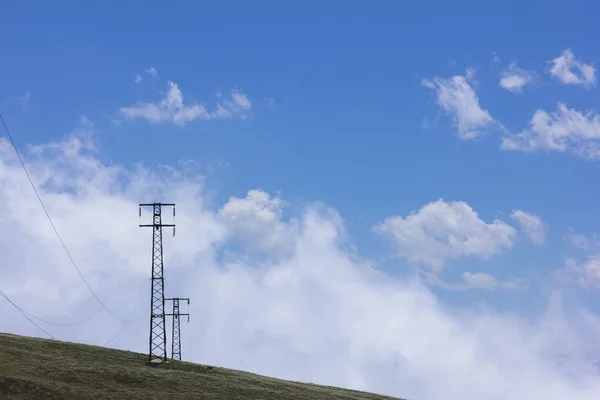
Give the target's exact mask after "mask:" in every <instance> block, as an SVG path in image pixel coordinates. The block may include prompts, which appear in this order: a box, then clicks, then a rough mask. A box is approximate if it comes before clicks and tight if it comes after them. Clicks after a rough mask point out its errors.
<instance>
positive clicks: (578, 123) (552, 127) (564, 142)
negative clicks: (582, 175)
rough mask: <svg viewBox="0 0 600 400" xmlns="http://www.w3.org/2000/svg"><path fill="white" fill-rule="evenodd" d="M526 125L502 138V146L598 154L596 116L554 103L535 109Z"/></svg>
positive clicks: (599, 141) (586, 155)
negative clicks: (549, 108)
mask: <svg viewBox="0 0 600 400" xmlns="http://www.w3.org/2000/svg"><path fill="white" fill-rule="evenodd" d="M529 125H530V126H529V128H527V129H525V130H523V131H522V132H521V133H519V134H517V135H510V136H506V137H504V138H503V139H502V145H501V148H502V149H503V150H517V151H523V152H535V151H540V150H548V151H558V152H566V151H569V152H572V153H574V154H577V155H579V156H581V157H584V158H588V159H598V158H600V118H599V117H598V114H596V113H592V112H588V113H585V114H584V113H582V112H580V111H577V110H575V109H572V108H571V109H569V108H567V106H566V105H564V104H562V103H558V106H557V111H555V112H553V113H552V114H548V113H547V112H546V111H544V110H538V111H536V112H535V114H534V115H533V118H532V119H531V121H530V122H529Z"/></svg>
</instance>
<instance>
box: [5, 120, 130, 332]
mask: <svg viewBox="0 0 600 400" xmlns="http://www.w3.org/2000/svg"><path fill="white" fill-rule="evenodd" d="M0 120H2V125H4V130H5V131H6V134H7V135H8V139H9V140H10V143H11V144H12V147H13V149H14V150H15V153H17V157H18V158H19V161H20V162H21V166H22V167H23V170H24V171H25V174H26V175H27V179H29V183H30V184H31V187H32V188H33V191H34V192H35V195H36V197H37V199H38V201H39V203H40V205H41V206H42V209H43V210H44V213H45V214H46V217H47V218H48V221H49V222H50V225H51V226H52V229H53V230H54V233H55V234H56V237H57V238H58V240H59V241H60V244H61V246H62V248H63V249H64V251H65V253H66V254H67V256H68V257H69V260H70V261H71V264H73V266H74V267H75V269H76V270H77V273H78V274H79V276H80V277H81V280H83V283H85V285H86V286H87V288H88V289H89V291H90V292H91V293H92V295H94V297H95V298H96V300H98V303H100V305H101V306H102V308H104V309H105V310H106V311H107V312H108V313H109V314H110V315H112V316H113V317H115V318H116V319H118V320H119V321H122V322H125V321H126V320H124V319H123V318H121V317H119V316H118V315H116V314H115V313H113V312H112V311H111V310H110V309H109V308H108V307H107V306H106V305H105V304H104V303H103V302H102V300H100V297H98V295H97V294H96V292H94V290H93V289H92V287H91V286H90V285H89V283H88V282H87V280H86V279H85V277H84V276H83V274H82V273H81V270H80V269H79V267H78V266H77V263H76V262H75V260H74V259H73V257H72V256H71V253H70V252H69V249H67V246H66V245H65V242H64V241H63V240H62V238H61V236H60V234H59V233H58V229H56V226H55V225H54V222H52V218H50V214H49V213H48V210H47V209H46V206H45V205H44V202H43V201H42V198H41V197H40V194H39V193H38V190H37V188H36V187H35V184H34V183H33V180H32V179H31V175H29V171H28V170H27V167H26V166H25V162H24V161H23V158H22V157H21V154H20V153H19V150H18V149H17V145H16V144H15V141H14V140H13V137H12V135H11V133H10V130H9V129H8V126H7V125H6V121H4V117H2V114H1V113H0ZM96 314H97V313H96ZM94 316H95V315H94ZM90 319H91V318H90Z"/></svg>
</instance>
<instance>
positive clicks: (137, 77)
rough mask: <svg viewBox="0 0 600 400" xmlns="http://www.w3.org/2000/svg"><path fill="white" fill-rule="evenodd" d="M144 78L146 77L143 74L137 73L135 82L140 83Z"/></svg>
mask: <svg viewBox="0 0 600 400" xmlns="http://www.w3.org/2000/svg"><path fill="white" fill-rule="evenodd" d="M143 80H144V77H143V76H141V75H140V74H137V75H136V76H135V79H134V82H135V83H140V82H142V81H143Z"/></svg>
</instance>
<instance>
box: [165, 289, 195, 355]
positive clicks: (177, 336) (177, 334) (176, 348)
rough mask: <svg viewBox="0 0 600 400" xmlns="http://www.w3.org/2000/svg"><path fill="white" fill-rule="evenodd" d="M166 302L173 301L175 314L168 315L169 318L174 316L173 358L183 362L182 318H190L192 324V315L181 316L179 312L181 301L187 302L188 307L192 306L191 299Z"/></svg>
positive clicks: (173, 299) (177, 298)
mask: <svg viewBox="0 0 600 400" xmlns="http://www.w3.org/2000/svg"><path fill="white" fill-rule="evenodd" d="M165 300H171V301H173V313H172V314H167V315H168V316H172V317H173V329H172V330H171V332H172V336H173V337H172V340H171V358H172V359H173V360H181V325H180V323H181V320H180V318H179V317H180V316H182V315H183V316H186V315H187V317H188V322H190V314H189V313H185V314H181V313H180V312H179V301H180V300H181V301H187V303H188V305H189V304H190V299H188V298H183V297H174V298H172V299H165Z"/></svg>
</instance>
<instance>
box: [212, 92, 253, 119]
mask: <svg viewBox="0 0 600 400" xmlns="http://www.w3.org/2000/svg"><path fill="white" fill-rule="evenodd" d="M221 97H222V95H221V94H220V93H219V94H218V95H217V99H218V102H217V109H216V110H215V111H214V112H213V113H212V115H211V116H212V117H213V118H232V117H234V116H239V117H240V118H241V119H246V117H247V114H246V113H247V111H248V110H250V109H251V108H252V103H251V102H250V100H249V99H248V97H247V96H246V95H245V94H243V93H241V92H240V91H238V90H234V91H232V92H231V98H230V99H225V100H221Z"/></svg>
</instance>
